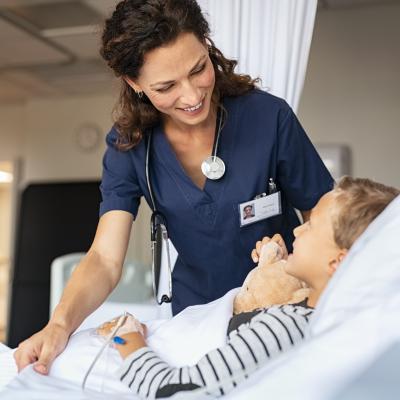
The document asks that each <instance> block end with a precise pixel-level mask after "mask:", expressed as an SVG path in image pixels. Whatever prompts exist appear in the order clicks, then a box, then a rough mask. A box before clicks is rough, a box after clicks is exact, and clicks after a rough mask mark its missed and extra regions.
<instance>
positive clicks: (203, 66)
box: [192, 63, 206, 75]
mask: <svg viewBox="0 0 400 400" xmlns="http://www.w3.org/2000/svg"><path fill="white" fill-rule="evenodd" d="M205 67H206V64H205V63H204V64H203V65H202V66H200V67H199V68H197V69H195V70H194V71H193V72H192V75H195V74H198V73H200V72H201V71H203V70H204V68H205Z"/></svg>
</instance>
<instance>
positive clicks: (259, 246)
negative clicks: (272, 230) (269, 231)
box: [251, 233, 288, 263]
mask: <svg viewBox="0 0 400 400" xmlns="http://www.w3.org/2000/svg"><path fill="white" fill-rule="evenodd" d="M270 241H273V242H275V243H276V244H278V245H279V246H280V248H281V249H282V253H283V256H282V259H283V260H286V259H287V258H288V251H287V248H286V244H285V242H284V240H283V238H282V236H281V235H279V234H278V233H276V234H275V235H274V236H272V238H270V237H268V236H264V237H263V238H262V240H259V241H258V242H257V243H256V248H255V249H253V251H252V252H251V258H252V259H253V261H254V262H255V263H257V262H258V261H259V259H260V254H261V249H262V247H263V246H264V245H265V244H267V243H268V242H270Z"/></svg>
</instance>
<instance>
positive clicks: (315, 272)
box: [285, 191, 343, 288]
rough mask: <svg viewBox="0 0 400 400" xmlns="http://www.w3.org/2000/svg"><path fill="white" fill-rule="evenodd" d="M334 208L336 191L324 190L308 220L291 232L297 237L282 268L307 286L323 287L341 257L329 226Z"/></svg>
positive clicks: (335, 205) (341, 254)
mask: <svg viewBox="0 0 400 400" xmlns="http://www.w3.org/2000/svg"><path fill="white" fill-rule="evenodd" d="M337 207H338V206H337V204H336V199H335V193H334V192H333V191H331V192H329V193H326V194H325V195H324V196H322V197H321V199H320V200H319V202H318V204H317V205H316V206H315V207H314V208H313V209H312V212H311V216H310V220H309V221H307V222H306V223H304V224H303V225H300V226H298V227H297V228H296V229H295V230H294V231H293V232H294V236H295V238H296V239H295V241H294V243H293V253H292V254H290V255H289V257H288V260H287V264H286V267H285V269H286V272H288V273H289V274H290V275H293V276H295V277H296V278H298V279H301V280H303V281H304V282H306V283H307V284H308V285H309V286H310V287H321V288H322V287H324V286H325V284H326V283H327V281H328V280H329V278H330V277H331V275H332V274H333V272H334V271H335V269H336V267H337V265H338V264H339V262H340V261H341V258H342V257H343V252H342V251H341V250H340V249H339V247H338V246H337V245H336V243H335V241H334V234H333V226H332V216H333V215H334V214H335V212H336V209H337Z"/></svg>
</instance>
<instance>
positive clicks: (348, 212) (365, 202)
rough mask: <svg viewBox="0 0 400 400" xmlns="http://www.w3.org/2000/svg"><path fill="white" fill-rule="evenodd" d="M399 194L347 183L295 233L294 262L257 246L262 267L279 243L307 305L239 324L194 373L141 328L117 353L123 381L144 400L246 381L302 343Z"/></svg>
mask: <svg viewBox="0 0 400 400" xmlns="http://www.w3.org/2000/svg"><path fill="white" fill-rule="evenodd" d="M399 193H400V192H399V191H398V190H397V189H394V188H391V187H387V186H385V185H382V184H379V183H375V182H373V181H371V180H368V179H352V178H349V177H345V178H343V179H342V180H341V181H340V182H339V183H338V185H337V186H336V187H335V189H334V190H332V191H331V192H329V193H327V194H325V195H324V196H323V197H322V198H321V199H320V200H319V202H318V204H317V205H316V206H315V207H314V209H313V210H312V212H311V217H310V220H309V221H307V222H306V223H304V224H303V225H301V226H299V227H297V228H296V229H295V230H294V235H295V241H294V243H293V253H292V254H290V255H289V256H288V255H287V251H286V246H285V244H284V243H283V241H282V238H281V237H280V236H279V235H275V236H274V237H273V238H272V239H269V238H264V239H263V241H261V242H257V245H256V249H255V250H253V252H252V257H253V259H254V260H255V261H257V258H258V254H259V253H260V251H261V247H262V245H263V244H264V243H266V242H268V241H269V240H274V241H276V242H277V243H278V244H279V245H280V246H281V247H282V249H283V251H284V253H285V258H287V266H286V271H287V272H288V273H289V274H291V275H293V276H295V277H296V278H298V279H301V280H303V281H304V282H305V283H306V284H307V285H308V286H309V288H310V295H309V297H308V298H307V299H305V300H304V301H303V302H302V303H299V304H295V305H281V306H273V307H269V308H266V309H261V310H255V311H253V312H250V313H245V315H244V314H242V315H239V316H234V317H233V318H232V320H231V322H230V324H229V328H228V340H227V344H226V345H225V346H223V347H221V348H219V349H215V350H212V351H211V352H209V353H207V354H206V355H205V356H204V357H203V358H202V359H201V360H200V361H199V362H198V363H197V364H196V365H194V366H186V367H181V368H173V367H171V366H169V365H168V364H167V363H166V362H164V361H163V360H161V359H160V358H159V357H158V356H157V355H156V354H155V353H154V352H153V351H152V350H151V349H150V348H148V347H146V342H145V339H144V336H143V335H142V334H141V333H139V331H141V329H140V325H139V324H138V325H137V326H138V328H137V329H135V328H132V327H131V328H130V329H129V330H128V332H126V330H125V332H126V333H125V334H121V336H119V337H118V340H117V349H118V351H119V352H120V354H121V356H122V357H123V358H125V362H124V364H123V366H122V368H121V370H120V379H121V381H122V382H123V383H125V384H127V385H128V386H129V387H130V388H131V389H132V390H133V391H134V392H135V393H136V394H139V395H140V396H142V397H146V398H157V397H168V396H171V395H173V394H174V393H176V392H179V391H190V390H194V389H197V388H200V387H204V388H206V389H208V391H209V392H210V393H212V394H215V395H223V394H225V393H227V392H228V391H230V390H231V389H232V388H233V387H235V386H236V385H237V384H238V383H239V382H240V381H241V380H243V379H244V378H245V377H246V376H247V374H248V373H250V372H251V371H253V370H255V369H256V368H258V367H260V366H262V365H263V364H264V363H265V362H266V361H267V360H269V359H271V358H273V357H274V356H276V355H278V354H279V353H281V352H284V351H286V350H288V349H290V348H292V347H293V346H294V345H296V344H297V343H299V342H300V341H302V340H303V339H304V337H305V335H306V327H307V324H308V322H309V319H310V316H311V315H312V313H313V309H314V307H315V305H316V304H317V302H318V299H319V296H320V295H321V293H322V291H323V290H324V288H325V286H326V285H327V283H328V281H329V279H330V277H331V276H332V275H333V274H334V273H335V271H336V269H337V268H338V266H339V265H340V263H341V262H342V261H343V259H344V258H345V256H346V254H347V252H348V250H349V249H350V247H351V246H352V244H353V243H354V241H355V240H356V239H357V238H358V237H359V236H360V235H361V233H362V232H363V231H364V230H365V229H366V228H367V226H368V225H369V224H370V223H371V222H372V221H373V220H374V219H375V218H376V217H377V216H378V215H379V214H380V213H381V212H382V211H383V209H384V208H385V207H386V206H387V205H388V204H389V203H390V202H391V201H392V200H393V199H394V198H395V197H396V196H397V195H398V194H399ZM120 332H121V331H120ZM118 342H119V343H118Z"/></svg>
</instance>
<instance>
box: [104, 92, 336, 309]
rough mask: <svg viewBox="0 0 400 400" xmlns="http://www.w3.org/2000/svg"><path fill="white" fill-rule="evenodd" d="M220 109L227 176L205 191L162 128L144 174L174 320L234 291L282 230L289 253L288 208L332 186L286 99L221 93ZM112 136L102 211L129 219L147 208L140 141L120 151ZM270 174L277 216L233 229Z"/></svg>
mask: <svg viewBox="0 0 400 400" xmlns="http://www.w3.org/2000/svg"><path fill="white" fill-rule="evenodd" d="M223 105H224V107H225V109H226V111H227V116H226V121H225V126H224V127H223V129H222V131H221V137H220V142H219V148H218V156H219V157H220V158H221V159H222V160H223V161H224V162H225V164H226V172H225V175H224V176H223V177H222V178H221V179H219V180H215V181H213V180H210V179H207V180H206V183H205V186H204V188H203V190H202V189H200V188H199V187H198V186H197V185H196V184H195V183H194V182H193V181H192V179H191V178H190V177H189V175H188V174H187V173H186V172H185V170H184V168H183V167H182V165H181V163H180V162H179V160H178V158H177V157H176V154H175V152H174V151H173V149H172V147H171V145H170V144H169V142H168V140H167V138H166V136H165V134H164V133H163V130H162V127H161V126H157V127H155V128H154V134H153V143H152V148H151V163H150V166H149V168H150V169H151V171H150V175H151V177H152V186H153V191H154V196H155V201H156V202H157V208H158V209H159V210H160V211H161V212H162V213H163V214H164V215H165V217H166V219H167V223H168V233H169V235H170V238H171V240H172V242H173V244H174V246H175V247H176V249H177V251H178V253H179V256H178V260H177V262H176V264H175V268H174V271H173V277H172V286H173V296H172V297H173V300H172V309H173V313H174V314H176V313H177V312H179V311H181V310H182V309H184V308H185V307H187V306H189V305H194V304H202V303H206V302H209V301H212V300H214V299H216V298H218V297H221V296H222V295H224V294H225V293H226V292H227V291H229V290H230V289H232V288H234V287H238V286H241V285H242V283H243V280H244V279H245V277H246V275H247V274H248V272H249V271H250V270H251V269H252V268H254V266H255V265H254V263H253V262H252V260H251V257H250V252H251V250H252V249H253V248H254V245H255V243H256V241H257V240H259V239H261V238H262V237H263V236H271V235H273V234H275V233H281V234H282V236H283V237H284V239H285V241H286V243H287V244H288V247H289V250H290V249H291V243H292V241H293V233H292V231H293V229H294V228H295V227H296V226H297V225H298V224H299V221H298V218H297V216H296V213H295V211H294V209H293V207H296V208H298V209H300V210H309V209H311V208H312V207H313V206H314V205H315V204H316V203H317V201H318V200H319V198H320V197H321V196H322V195H323V194H324V193H326V192H327V191H329V190H331V189H332V187H333V180H332V178H331V176H330V174H329V172H328V171H327V169H326V168H325V166H324V164H323V163H322V161H321V159H320V157H319V156H318V154H317V152H316V151H315V149H314V147H313V146H312V144H311V142H310V140H309V139H308V137H307V135H306V133H305V132H304V130H303V128H302V127H301V125H300V123H299V121H298V120H297V118H296V116H295V115H294V113H293V111H292V110H291V109H290V107H289V106H288V105H287V104H286V102H285V101H284V100H282V99H279V98H277V97H274V96H272V95H270V94H268V93H266V92H263V91H261V90H253V91H251V92H249V93H248V94H246V95H243V96H238V97H226V98H224V99H223ZM116 138H117V132H116V129H115V128H113V129H112V130H111V131H110V133H109V134H108V135H107V144H108V148H107V151H106V153H105V155H104V160H103V178H102V183H101V191H102V197H103V201H102V203H101V205H100V215H103V214H104V213H105V212H107V211H110V210H115V209H119V210H125V211H128V212H131V213H132V214H133V215H134V216H136V215H137V212H138V207H139V203H140V198H141V197H142V196H144V197H145V198H146V200H147V202H148V203H149V193H148V188H147V184H146V178H145V155H146V145H145V143H144V142H145V141H142V142H140V143H139V145H138V146H136V147H135V148H134V149H132V150H129V151H127V152H121V151H118V150H116V149H115V145H114V144H115V140H116ZM269 178H273V179H274V181H275V182H276V183H277V185H278V189H280V190H281V201H282V215H279V216H275V217H272V218H269V219H267V220H263V221H259V222H257V223H255V224H252V225H248V226H244V227H242V228H240V215H239V208H238V206H239V204H240V203H242V202H245V201H248V200H251V199H253V198H254V197H255V196H256V195H258V194H260V193H263V192H265V191H266V189H267V182H268V179H269ZM149 204H151V203H149Z"/></svg>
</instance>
